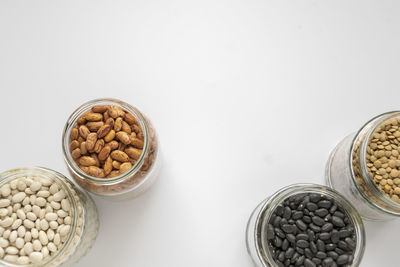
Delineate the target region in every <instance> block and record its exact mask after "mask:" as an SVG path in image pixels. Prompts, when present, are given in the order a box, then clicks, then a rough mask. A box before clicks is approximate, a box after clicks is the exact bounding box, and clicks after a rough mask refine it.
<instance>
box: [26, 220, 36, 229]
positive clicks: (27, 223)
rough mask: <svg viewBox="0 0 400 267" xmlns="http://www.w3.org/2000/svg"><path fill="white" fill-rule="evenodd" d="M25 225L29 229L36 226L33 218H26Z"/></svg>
mask: <svg viewBox="0 0 400 267" xmlns="http://www.w3.org/2000/svg"><path fill="white" fill-rule="evenodd" d="M24 226H25V227H26V228H28V229H32V228H33V227H35V224H34V223H33V222H32V221H31V220H28V219H25V220H24Z"/></svg>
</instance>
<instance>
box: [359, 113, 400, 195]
mask: <svg viewBox="0 0 400 267" xmlns="http://www.w3.org/2000/svg"><path fill="white" fill-rule="evenodd" d="M399 125H400V119H391V120H388V121H385V122H384V123H382V124H381V125H380V126H379V127H377V129H376V130H375V131H374V133H373V134H372V137H371V139H370V140H369V142H368V147H367V156H366V157H367V168H368V171H369V174H370V176H371V177H372V179H373V180H374V182H375V184H376V185H377V187H378V188H379V189H380V190H382V191H383V192H384V193H385V194H386V195H387V196H388V197H390V198H391V199H393V200H395V201H397V202H400V129H399Z"/></svg>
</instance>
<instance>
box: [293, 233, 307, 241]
mask: <svg viewBox="0 0 400 267" xmlns="http://www.w3.org/2000/svg"><path fill="white" fill-rule="evenodd" d="M296 239H297V240H308V235H307V234H298V235H296Z"/></svg>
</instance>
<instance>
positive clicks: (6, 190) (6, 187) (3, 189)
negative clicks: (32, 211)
mask: <svg viewBox="0 0 400 267" xmlns="http://www.w3.org/2000/svg"><path fill="white" fill-rule="evenodd" d="M0 191H1V195H2V196H3V197H8V196H9V195H10V194H11V189H10V185H9V184H5V185H3V186H2V187H1V189H0Z"/></svg>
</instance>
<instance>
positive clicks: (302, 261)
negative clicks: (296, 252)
mask: <svg viewBox="0 0 400 267" xmlns="http://www.w3.org/2000/svg"><path fill="white" fill-rule="evenodd" d="M305 259H306V257H304V256H300V257H299V258H298V259H297V260H296V266H300V265H302V264H303V263H304V260H305Z"/></svg>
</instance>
